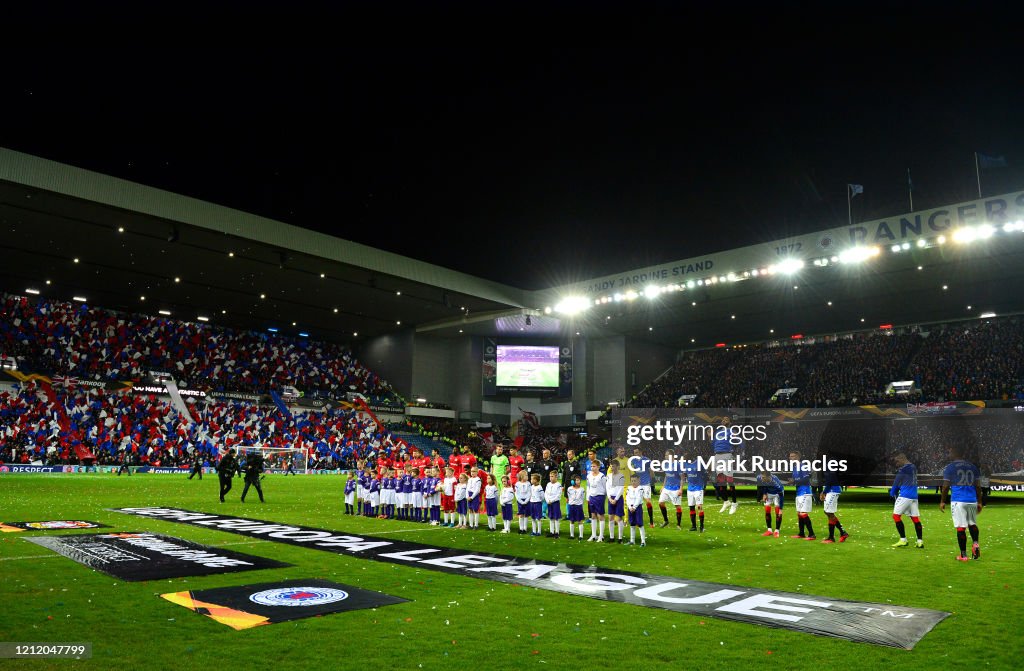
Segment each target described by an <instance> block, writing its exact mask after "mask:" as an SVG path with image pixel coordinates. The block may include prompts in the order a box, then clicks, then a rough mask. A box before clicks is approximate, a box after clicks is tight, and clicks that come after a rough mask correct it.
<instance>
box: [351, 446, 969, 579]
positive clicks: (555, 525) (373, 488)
mask: <svg viewBox="0 0 1024 671" xmlns="http://www.w3.org/2000/svg"><path fill="white" fill-rule="evenodd" d="M790 456H791V458H792V459H794V460H799V458H800V455H799V454H798V453H793V454H791V455H790ZM896 456H897V459H898V463H897V465H898V466H899V471H898V472H897V476H896V480H895V482H894V484H893V486H892V488H891V490H890V496H892V497H893V498H894V499H895V500H896V503H895V506H894V509H893V520H894V522H895V524H896V529H897V531H898V533H899V534H900V540H899V541H898V542H897V543H895V544H894V545H893V547H904V546H907V545H909V543H908V541H907V538H906V532H905V527H904V524H903V521H902V516H903V515H905V514H907V515H909V516H910V517H911V520H912V522H913V524H914V528H915V531H916V533H917V547H918V548H923V547H924V540H923V532H922V525H921V521H920V512H919V510H918V502H917V477H916V468H915V467H914V465H913V464H911V463H910V462H909V461H908V460H907V458H906V455H905V454H903V453H898V454H897V455H896ZM959 456H960V455H954V458H956V457H959ZM716 457H718V458H719V460H718V461H716V462H715V465H716V467H717V468H716V470H717V471H718V475H720V476H724V477H721V478H719V481H718V482H716V484H715V488H716V491H717V493H718V496H719V498H720V499H722V500H723V501H724V503H723V505H722V508H721V510H720V512H723V513H724V512H726V511H729V513H730V514H732V513H735V512H736V509H737V501H736V489H735V483H734V478H733V472H732V471H731V466H732V464H733V463H734V462H733V461H732V455H731V454H728V453H719V454H716ZM361 466H362V471H361V472H360V473H359V475H358V477H350V478H349V479H348V480H347V482H346V484H345V513H346V514H349V515H356V514H359V515H363V516H366V517H376V518H378V519H398V520H406V521H413V522H422V523H428V524H430V525H432V526H443V527H449V528H455V529H477V528H479V525H480V512H479V511H480V508H481V500H482V502H483V509H484V515H485V516H486V517H487V530H488V531H497V518H498V516H499V514H500V516H501V521H502V529H501V533H506V534H507V533H511V523H512V520H513V518H515V517H518V522H519V533H521V534H525V533H529V534H530V535H531V536H541V535H543V534H542V533H541V528H542V519H543V518H544V517H545V516H546V517H547V520H548V535H549V536H550V537H552V538H559V537H560V527H561V519H562V510H561V505H562V498H563V496H564V497H565V499H566V504H567V505H566V512H567V515H566V517H567V520H568V522H569V537H570V538H576V539H578V540H581V541H582V540H583V535H584V523H585V520H586V518H585V516H584V509H583V504H584V500H586V503H587V508H588V514H589V515H588V516H589V518H590V520H589V521H590V524H591V530H590V537H589V538H588V539H587V540H588V541H593V542H598V543H600V542H604V531H605V525H606V523H607V524H608V531H609V541H610V542H618V543H624V542H626V541H624V535H623V533H624V528H625V526H626V525H627V524H628V525H629V527H630V534H629V541H628V544H630V545H632V544H635V541H636V533H637V531H639V534H640V545H641V546H646V541H647V534H646V530H645V526H644V518H643V508H644V506H645V504H646V508H647V511H648V516H649V517H650V520H651V526H652V527H653V526H654V513H653V505H652V503H651V484H650V483H651V479H650V472H649V471H645V472H634V473H632V474H631V475H630V477H629V485H627V484H626V482H627V480H626V476H625V474H624V473H622V472H621V471H620V467H621V466H620V460H619V459H611V460H609V467H608V471H607V473H605V472H604V471H603V470H602V465H601V463H600V462H599V461H596V460H594V461H592V462H591V463H590V472H589V473H588V474H587V478H586V484H587V487H586V489H584V488H583V487H582V486H581V485H582V481H581V478H580V477H579V476H574V477H573V478H572V482H571V484H570V486H569V487H568V488H565V490H564V491H563V486H562V484H561V482H559V481H558V474H557V473H556V472H554V471H552V472H551V473H549V480H550V481H549V482H548V483H546V486H544V485H542V483H541V476H540V474H539V473H533V474H532V475H530V474H528V473H527V472H526V471H519V472H518V474H517V475H516V479H515V481H514V482H513V481H512V479H511V478H510V477H509V476H507V475H502V476H500V482H499V480H498V476H495V475H494V474H493V473H486V472H484V471H483V470H477V471H475V472H474V471H470V472H469V473H461V474H460V475H459V476H458V477H456V475H455V469H454V468H452V467H442V466H440V465H434V466H426V467H417V466H416V465H411V464H410V465H405V467H404V472H403V469H401V468H383V469H382V470H381V472H380V473H379V474H378V476H376V477H375V476H374V474H373V471H372V470H371V468H370V466H369V465H366V464H362V465H361ZM972 469H974V470H976V469H975V468H974V467H973V466H972V465H971V464H969V463H968V462H966V461H963V460H962V459H959V460H957V461H954V462H953V463H951V464H950V465H949V466H948V467H947V469H946V472H945V475H946V476H947V477H946V480H947V481H950V482H952V487H950V486H949V485H948V484H947V486H946V487H945V488H944V489H943V494H942V499H941V502H940V508H942V509H944V506H945V504H944V501H945V494H946V491H947V489H951V490H952V497H951V498H952V506H951V507H952V512H953V518H954V519H953V522H954V525H955V526H956V528H957V539H958V542H959V545H960V555H959V556H958V557H957V559H959V560H961V561H963V560H966V559H968V556H967V551H966V531H967V530H968V529H969V530H970V533H971V537H972V541H973V546H972V553H971V554H972V556H971V557H970V558H971V559H979V558H980V556H981V553H980V547H979V544H978V527H977V521H976V514H977V512H980V507H981V503H980V499H977V498H975V497H972V495H973V494H974V493H975V492H974V489H975V488H976V484H977V483H976V481H973V482H967V481H966V480H967V479H970V480H974V478H967V477H966V476H969V475H970V474H971V473H972V472H973V471H972ZM442 471H443V472H444V474H445V477H443V478H442V477H440V475H441V473H442ZM707 473H708V469H707V468H706V467H705V464H703V463H702V462H701V460H699V459H695V458H694V456H693V455H692V454H685V455H684V458H683V460H681V461H679V462H677V465H676V467H675V468H672V469H671V470H666V471H664V474H665V482H664V486H663V488H662V491H661V496H660V498H659V502H658V503H659V508H660V510H661V514H662V517H663V518H664V522H663V524H662V525H661V526H662V527H663V528H664V527H666V526H668V524H669V521H668V511H667V508H666V503H669V504H671V505H673V506H675V508H676V526H677V528H680V529H681V528H682V492H681V490H682V479H683V478H684V477H685V479H686V490H687V493H686V496H687V506H688V507H689V512H690V531H697V532H701V533H702V532H703V531H704V492H705V489H706V487H707V482H708V479H707ZM417 474H422V477H420V476H419V475H417ZM965 474H966V476H965ZM823 475H824V483H823V484H824V487H823V489H822V491H821V493H820V495H819V498H820V500H821V502H822V503H823V504H824V506H823V507H824V512H825V514H826V516H827V518H828V526H829V535H828V538H826V539H824V540H823V541H822V542H823V543H835V542H839V543H842V542H845V541H846V540H847V539H848V538H849V537H850V534H849V533H847V532H846V530H845V529H844V528H843V526H842V523H841V522H840V521H839V518H838V516H837V515H836V513H837V510H838V502H839V495H840V494H841V493H842V487H841V486H840V484H839V481H838V478H837V477H836V474H835V473H834V472H830V471H827V470H826V471H825V472H824V474H823ZM792 476H793V480H792V484H793V485H795V486H796V501H795V502H796V509H797V516H798V524H799V533H798V534H797V535H794V536H792V538H794V539H803V540H811V541H813V540H817V537H816V536H815V533H814V527H813V523H812V521H811V518H810V513H811V510H812V508H813V499H814V497H813V494H812V487H811V472H810V471H809V470H801V469H799V468H795V469H794V470H793V473H792ZM642 480H645V481H646V482H645V483H644V482H642ZM954 480H955V482H953V481H954ZM723 481H724V482H723ZM484 483H486V484H484ZM726 483H727V484H726ZM756 484H757V490H758V491H757V495H758V498H759V499H760V500H761V501H762V502H763V503H764V512H765V527H766V530H765V531H764V532H763V533H762V534H761V535H762V536H774V537H776V538H778V537H779V536H780V531H781V527H782V507H783V498H784V494H785V488H784V486H783V484H782V482H781V481H780V480H779V478H778V477H777V476H775V475H773V474H772V473H770V472H769V471H767V470H762V471H761V472H760V473H758V475H757V479H756ZM968 490H970V491H968ZM729 495H731V498H732V501H731V502H730V501H729V498H728V496H729ZM481 497H482V499H481ZM972 498H974V499H975V500H971V499H972ZM513 503H515V504H517V506H516V510H515V511H513ZM606 511H607V512H606ZM773 512H774V518H775V520H774V521H775V527H774V529H773V528H772V513H773ZM698 521H699V523H700V526H699V527H698V526H697V523H698ZM577 526H578V527H579V529H578V533H577ZM616 530H617V531H618V535H617V536H616ZM837 531H838V532H839V538H838V539H836V537H835V534H836V532H837Z"/></svg>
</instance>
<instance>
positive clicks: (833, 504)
mask: <svg viewBox="0 0 1024 671" xmlns="http://www.w3.org/2000/svg"><path fill="white" fill-rule="evenodd" d="M837 510H839V492H831V493H829V494H825V512H826V513H832V514H833V515H834V514H835V512H836V511H837Z"/></svg>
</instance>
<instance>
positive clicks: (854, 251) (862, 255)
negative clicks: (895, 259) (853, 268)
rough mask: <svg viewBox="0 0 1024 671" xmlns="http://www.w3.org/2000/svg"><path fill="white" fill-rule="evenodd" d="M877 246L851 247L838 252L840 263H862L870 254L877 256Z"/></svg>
mask: <svg viewBox="0 0 1024 671" xmlns="http://www.w3.org/2000/svg"><path fill="white" fill-rule="evenodd" d="M878 253H879V249H878V247H851V248H849V249H844V250H843V251H842V252H840V253H839V262H840V263H862V262H864V261H867V260H868V259H870V258H871V257H872V256H878Z"/></svg>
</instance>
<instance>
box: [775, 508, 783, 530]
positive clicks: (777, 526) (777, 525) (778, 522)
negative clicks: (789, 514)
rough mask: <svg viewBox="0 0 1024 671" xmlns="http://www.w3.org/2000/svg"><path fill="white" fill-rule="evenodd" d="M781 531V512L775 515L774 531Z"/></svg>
mask: <svg viewBox="0 0 1024 671" xmlns="http://www.w3.org/2000/svg"><path fill="white" fill-rule="evenodd" d="M781 529H782V511H781V510H780V511H778V512H776V513H775V530H776V531H780V530H781Z"/></svg>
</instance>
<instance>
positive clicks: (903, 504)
mask: <svg viewBox="0 0 1024 671" xmlns="http://www.w3.org/2000/svg"><path fill="white" fill-rule="evenodd" d="M893 459H894V460H895V462H896V466H897V469H898V470H897V471H896V477H895V478H894V479H893V482H892V488H891V489H890V490H889V496H891V497H893V498H894V499H896V503H895V504H894V505H893V508H892V519H893V521H894V522H896V531H897V532H898V533H899V535H900V539H899V540H898V541H896V543H894V544H893V547H894V548H902V547H906V546H908V545H910V543H908V542H907V530H906V527H904V526H903V516H904V515H910V520H911V521H912V522H913V523H914V531H916V532H917V547H919V548H923V547H924V532H923V530H922V528H921V511H920V510H919V509H918V505H917V467H915V466H914V464H912V463H910V460H909V459H907V455H906V453H905V452H897V453H896V454H895V455H893Z"/></svg>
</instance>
